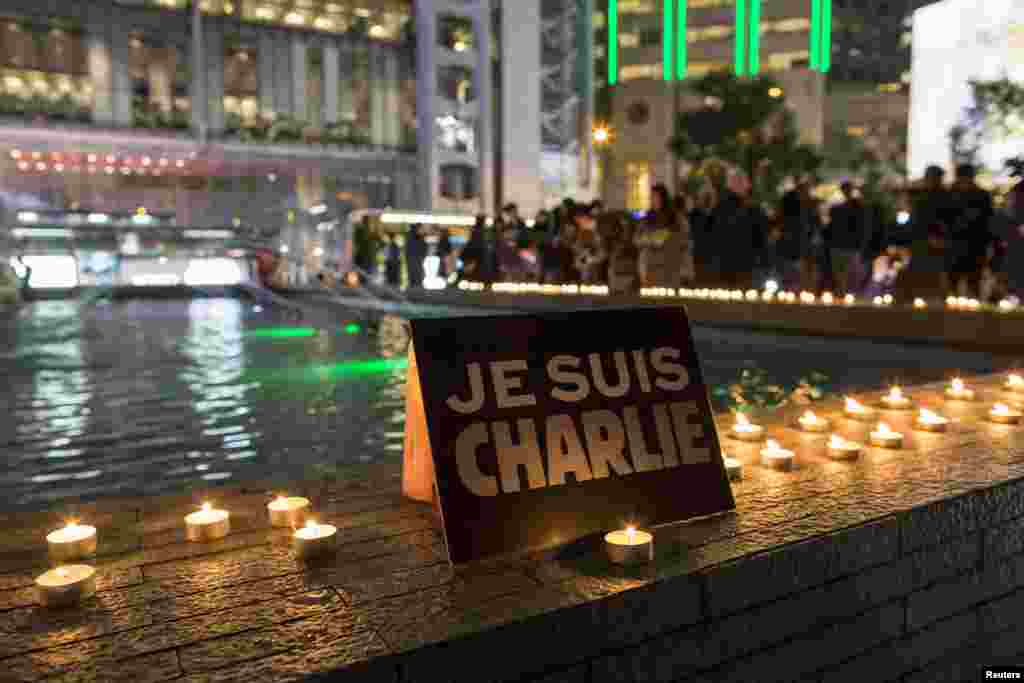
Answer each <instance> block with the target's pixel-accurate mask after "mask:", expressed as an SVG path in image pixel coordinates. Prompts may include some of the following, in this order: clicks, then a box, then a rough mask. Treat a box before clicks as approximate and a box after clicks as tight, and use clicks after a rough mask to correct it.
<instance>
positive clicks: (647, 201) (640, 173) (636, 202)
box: [626, 162, 651, 211]
mask: <svg viewBox="0 0 1024 683" xmlns="http://www.w3.org/2000/svg"><path fill="white" fill-rule="evenodd" d="M650 205H651V167H650V164H647V163H643V162H640V163H632V164H626V208H627V209H629V210H630V211H643V210H646V209H647V208H648V207H650Z"/></svg>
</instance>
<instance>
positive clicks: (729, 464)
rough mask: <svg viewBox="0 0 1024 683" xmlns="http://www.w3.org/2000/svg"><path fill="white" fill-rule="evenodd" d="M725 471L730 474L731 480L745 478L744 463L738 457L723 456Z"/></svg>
mask: <svg viewBox="0 0 1024 683" xmlns="http://www.w3.org/2000/svg"><path fill="white" fill-rule="evenodd" d="M722 461H723V462H724V463H725V473H726V474H727V475H729V481H739V480H740V479H742V478H743V463H742V462H740V461H739V460H737V459H736V458H728V457H723V458H722Z"/></svg>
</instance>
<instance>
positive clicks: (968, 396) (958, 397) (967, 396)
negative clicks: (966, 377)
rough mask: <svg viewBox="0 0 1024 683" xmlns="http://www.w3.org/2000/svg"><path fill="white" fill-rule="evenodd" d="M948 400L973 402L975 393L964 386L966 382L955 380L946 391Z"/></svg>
mask: <svg viewBox="0 0 1024 683" xmlns="http://www.w3.org/2000/svg"><path fill="white" fill-rule="evenodd" d="M946 398H949V399H952V400H954V401H973V400H974V391H973V390H971V389H968V388H967V386H966V385H965V384H964V381H963V380H962V379H960V378H959V377H958V378H956V379H954V380H953V381H952V382H951V383H950V386H949V388H948V389H946Z"/></svg>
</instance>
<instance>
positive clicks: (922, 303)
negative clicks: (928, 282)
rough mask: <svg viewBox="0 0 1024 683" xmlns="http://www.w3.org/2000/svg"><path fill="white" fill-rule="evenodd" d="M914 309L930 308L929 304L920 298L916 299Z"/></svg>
mask: <svg viewBox="0 0 1024 683" xmlns="http://www.w3.org/2000/svg"><path fill="white" fill-rule="evenodd" d="M914 308H928V302H926V301H925V300H924V299H922V298H920V297H918V298H917V299H914Z"/></svg>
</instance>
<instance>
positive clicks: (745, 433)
mask: <svg viewBox="0 0 1024 683" xmlns="http://www.w3.org/2000/svg"><path fill="white" fill-rule="evenodd" d="M732 435H733V437H735V438H737V439H739V440H740V441H760V440H761V439H762V438H764V428H763V427H761V426H760V425H755V424H751V423H750V420H748V419H747V416H746V415H744V414H743V413H737V414H736V424H734V425H733V426H732Z"/></svg>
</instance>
